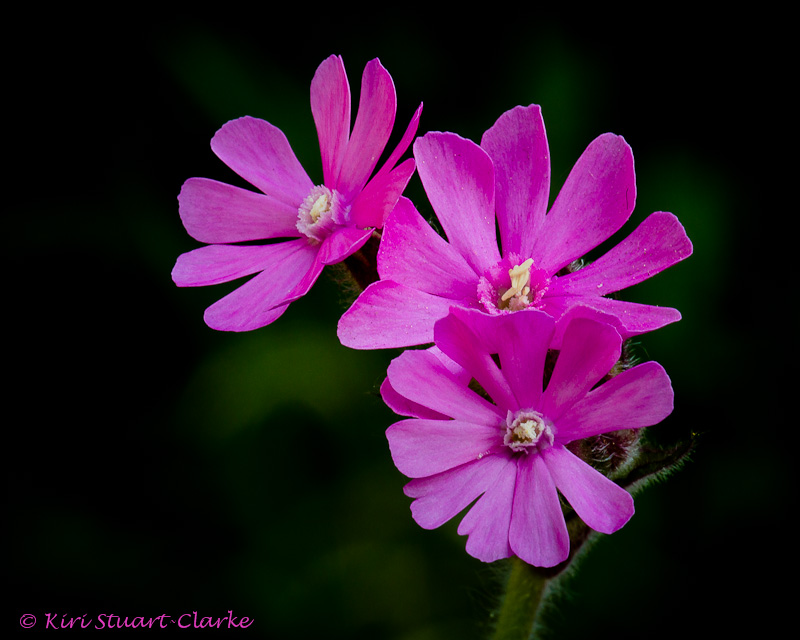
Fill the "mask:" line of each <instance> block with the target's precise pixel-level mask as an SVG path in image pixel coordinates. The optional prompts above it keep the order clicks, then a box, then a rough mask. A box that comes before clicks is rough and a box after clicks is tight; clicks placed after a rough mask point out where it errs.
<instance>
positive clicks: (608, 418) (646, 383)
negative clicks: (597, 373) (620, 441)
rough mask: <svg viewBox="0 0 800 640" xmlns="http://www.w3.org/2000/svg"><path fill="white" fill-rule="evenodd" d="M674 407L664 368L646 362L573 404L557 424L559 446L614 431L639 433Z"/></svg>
mask: <svg viewBox="0 0 800 640" xmlns="http://www.w3.org/2000/svg"><path fill="white" fill-rule="evenodd" d="M672 407H673V392H672V385H671V383H670V380H669V376H667V372H666V371H664V368H663V367H662V366H661V365H660V364H658V363H656V362H645V363H643V364H640V365H637V366H635V367H633V368H632V369H628V370H626V371H623V372H622V373H620V374H619V375H617V376H614V377H613V378H611V379H610V380H608V381H607V382H604V383H603V384H601V385H600V386H599V387H597V388H596V389H594V390H593V391H590V392H589V393H588V394H587V395H586V396H585V397H584V398H583V399H582V400H579V401H578V402H576V403H575V404H573V405H572V406H571V407H570V408H569V409H568V410H567V411H565V412H564V414H563V415H562V416H561V417H560V418H559V419H558V422H557V423H556V429H557V431H556V433H557V438H558V440H559V441H560V442H572V441H574V440H580V439H582V438H588V437H590V436H596V435H599V434H601V433H606V432H608V431H615V430H617V429H639V428H641V427H649V426H652V425H654V424H657V423H659V422H661V421H662V420H663V419H664V418H666V417H667V416H668V415H669V414H670V413H672Z"/></svg>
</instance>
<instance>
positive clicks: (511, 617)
mask: <svg viewBox="0 0 800 640" xmlns="http://www.w3.org/2000/svg"><path fill="white" fill-rule="evenodd" d="M547 579H548V578H547V576H546V575H545V574H544V572H543V571H542V570H541V569H539V568H537V567H533V566H531V565H529V564H527V563H525V562H523V561H522V560H520V559H519V558H517V557H516V556H514V557H512V558H511V575H510V576H509V578H508V585H507V587H506V596H505V599H504V600H503V603H502V605H501V606H500V612H499V614H498V619H497V625H496V626H495V630H494V636H493V640H528V639H529V638H530V637H531V633H532V632H533V624H534V622H535V621H536V614H537V612H538V611H539V605H540V604H541V603H542V595H543V594H544V589H545V586H546V585H547Z"/></svg>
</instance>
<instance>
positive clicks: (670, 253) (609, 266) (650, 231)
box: [550, 211, 692, 295]
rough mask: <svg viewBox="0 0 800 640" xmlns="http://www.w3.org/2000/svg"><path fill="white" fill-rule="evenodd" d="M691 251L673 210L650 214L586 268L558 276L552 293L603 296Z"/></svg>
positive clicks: (650, 274)
mask: <svg viewBox="0 0 800 640" xmlns="http://www.w3.org/2000/svg"><path fill="white" fill-rule="evenodd" d="M691 253H692V243H691V242H690V241H689V238H688V237H687V235H686V231H685V230H684V228H683V225H681V223H680V222H679V221H678V218H676V217H675V216H674V215H672V214H671V213H666V212H663V211H659V212H656V213H653V214H651V215H649V216H648V217H647V218H645V220H644V222H642V224H640V225H639V226H638V227H637V228H636V230H635V231H634V232H633V233H632V234H631V235H629V236H628V237H627V238H625V240H623V241H622V242H620V243H619V244H618V245H617V246H616V247H614V248H613V249H611V250H610V251H609V252H608V253H606V254H605V255H604V256H602V257H601V258H599V259H598V260H595V261H594V262H592V263H591V264H589V265H587V266H585V267H584V268H583V269H580V270H578V271H575V272H574V273H570V274H568V275H566V276H563V277H561V278H558V279H556V280H555V282H554V283H553V286H552V287H551V288H550V293H551V294H552V295H565V294H566V295H575V294H590V295H598V294H600V295H603V294H607V293H612V292H614V291H619V290H620V289H625V288H627V287H630V286H633V285H635V284H638V283H639V282H642V281H644V280H647V279H648V278H650V277H652V276H654V275H656V274H657V273H659V272H661V271H663V270H664V269H666V268H668V267H671V266H672V265H673V264H676V263H677V262H680V261H681V260H683V259H684V258H687V257H688V256H690V255H691Z"/></svg>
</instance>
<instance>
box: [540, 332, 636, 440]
mask: <svg viewBox="0 0 800 640" xmlns="http://www.w3.org/2000/svg"><path fill="white" fill-rule="evenodd" d="M621 350H622V338H620V336H619V334H618V333H617V331H616V330H615V329H614V328H613V327H612V326H610V325H607V324H601V323H599V322H595V321H594V320H588V319H586V318H576V319H574V320H570V321H569V324H568V325H567V328H566V329H565V331H564V337H563V340H562V343H561V350H560V351H559V354H558V359H557V360H556V365H555V368H554V369H553V374H552V376H551V377H550V382H548V384H547V389H545V392H544V397H543V398H542V413H543V414H544V415H546V416H547V417H548V418H549V419H550V420H552V421H553V422H556V423H557V421H558V418H559V417H560V416H561V414H562V413H563V412H564V410H565V409H567V408H568V407H570V406H571V405H572V404H574V403H575V402H577V401H578V400H580V399H582V398H583V397H584V396H585V395H586V394H587V393H588V392H589V390H590V389H591V388H592V387H593V386H594V385H595V384H597V383H598V382H599V381H600V379H601V378H602V377H603V376H604V375H606V374H607V373H608V372H609V371H610V370H611V368H612V367H613V366H614V364H615V363H616V362H617V360H619V357H620V353H621ZM556 437H557V438H558V437H559V434H558V433H556Z"/></svg>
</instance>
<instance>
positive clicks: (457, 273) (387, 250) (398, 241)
mask: <svg viewBox="0 0 800 640" xmlns="http://www.w3.org/2000/svg"><path fill="white" fill-rule="evenodd" d="M378 273H379V274H380V276H381V279H382V280H394V281H395V282H398V283H400V284H403V285H406V286H407V287H411V288H413V289H419V290H420V291H425V292H427V293H432V294H434V295H439V296H443V297H446V298H450V299H454V300H458V299H461V300H470V299H475V298H476V297H477V293H476V292H477V288H478V276H477V274H476V273H475V272H474V271H473V270H472V267H470V266H469V264H468V263H467V262H466V260H464V258H463V257H462V256H461V254H460V253H458V251H456V250H455V249H454V248H453V247H452V246H451V245H449V244H448V243H447V242H446V241H445V240H444V238H442V237H441V236H440V235H439V234H438V233H436V231H434V230H433V228H432V227H431V225H430V224H428V223H427V222H426V221H425V220H424V219H423V217H422V216H421V215H420V214H419V212H418V211H417V209H416V208H415V207H414V205H413V204H412V203H411V201H410V200H408V199H407V198H401V199H400V200H399V201H398V203H397V206H396V207H395V208H394V210H393V211H392V213H391V214H390V216H389V218H388V220H387V224H386V228H385V229H384V232H383V236H382V237H381V246H380V249H379V251H378Z"/></svg>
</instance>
